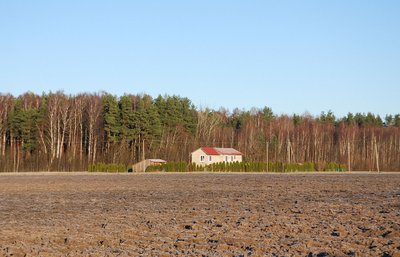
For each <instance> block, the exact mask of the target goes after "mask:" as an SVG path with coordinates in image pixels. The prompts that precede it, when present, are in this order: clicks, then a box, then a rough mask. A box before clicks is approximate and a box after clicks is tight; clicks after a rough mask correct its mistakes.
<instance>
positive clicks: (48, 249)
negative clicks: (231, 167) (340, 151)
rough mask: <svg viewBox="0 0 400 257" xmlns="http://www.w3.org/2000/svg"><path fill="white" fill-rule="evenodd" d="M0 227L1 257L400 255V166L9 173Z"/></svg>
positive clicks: (1, 183)
mask: <svg viewBox="0 0 400 257" xmlns="http://www.w3.org/2000/svg"><path fill="white" fill-rule="evenodd" d="M0 228H1V229H0V255H1V256H11V255H13V256H89V255H91V256H138V255H148V256H170V255H195V256H199V255H200V256H201V255H205V256H226V255H228V256H250V255H251V256H399V255H398V252H400V173H381V174H376V173H343V174H338V173H329V174H320V173H312V174H307V173H300V174H241V173H229V174H221V173H216V174H212V173H184V174H178V173H172V174H162V173H155V174H96V173H95V174H91V173H39V174H32V173H25V174H22V175H21V174H16V175H15V174H1V175H0ZM396 254H397V255H396Z"/></svg>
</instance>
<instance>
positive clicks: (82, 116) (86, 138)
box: [0, 91, 400, 172]
mask: <svg viewBox="0 0 400 257" xmlns="http://www.w3.org/2000/svg"><path fill="white" fill-rule="evenodd" d="M201 146H215V147H234V148H236V149H238V150H239V151H241V152H242V153H243V154H244V158H245V160H246V161H249V162H265V163H268V162H270V163H287V164H290V163H292V164H302V163H312V164H313V165H314V164H315V165H324V164H328V163H338V164H340V165H344V166H346V169H348V170H365V171H369V170H371V171H372V170H387V171H392V170H400V114H393V115H386V116H385V117H380V116H379V115H374V114H372V113H355V114H353V113H348V114H347V115H346V116H345V117H335V115H334V113H332V112H331V111H327V112H322V113H321V114H320V115H318V116H312V115H310V114H307V113H306V114H302V115H298V114H292V115H276V114H274V113H273V111H272V110H271V108H269V107H263V108H252V109H250V110H241V109H234V110H227V109H224V108H220V109H218V110H214V109H208V108H204V109H199V108H196V107H195V106H194V104H193V103H192V102H191V101H190V99H188V98H186V97H181V96H175V95H173V96H170V95H164V96H162V95H160V96H158V97H156V98H153V97H151V96H149V95H146V94H136V95H135V94H125V95H123V96H115V95H112V94H109V93H106V92H101V93H82V94H77V95H68V94H65V93H63V92H61V91H59V92H49V93H43V94H42V95H37V94H34V93H31V92H27V93H25V94H22V95H19V96H13V95H10V94H0V172H19V171H85V170H88V167H89V166H90V165H95V164H96V163H106V164H116V165H126V166H127V165H130V164H133V163H135V162H137V161H139V160H142V159H143V158H161V159H165V160H167V161H170V162H189V161H190V153H191V152H192V151H194V150H195V149H197V148H199V147H201Z"/></svg>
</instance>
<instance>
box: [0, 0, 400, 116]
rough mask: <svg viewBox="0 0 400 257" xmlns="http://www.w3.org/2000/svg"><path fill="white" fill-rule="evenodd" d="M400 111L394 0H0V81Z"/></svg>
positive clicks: (399, 15)
mask: <svg viewBox="0 0 400 257" xmlns="http://www.w3.org/2000/svg"><path fill="white" fill-rule="evenodd" d="M28 90H29V91H33V92H36V93H41V92H43V91H46V92H47V91H49V90H52V91H56V90H64V92H66V93H72V94H75V93H78V92H98V91H102V90H105V91H108V92H110V93H113V94H117V95H121V94H123V93H124V92H128V93H135V94H136V93H143V92H145V93H148V94H150V95H153V96H157V95H158V94H177V95H180V96H185V97H189V98H190V99H191V100H192V101H193V103H194V104H195V105H196V106H202V107H211V108H219V107H220V106H223V107H227V108H229V109H232V108H234V107H239V108H246V109H249V108H250V107H252V106H255V107H263V106H269V107H271V108H272V109H273V111H274V112H276V113H286V114H292V113H298V114H302V113H304V112H306V111H308V112H310V113H311V114H314V115H315V114H319V113H320V112H321V111H327V110H329V109H331V110H332V111H334V113H335V114H336V115H337V116H342V115H345V114H346V113H347V112H349V111H351V112H368V111H371V112H374V113H376V114H380V115H385V114H386V113H393V114H394V113H400V1H398V0H393V1H390V0H382V1H368V0H359V1H351V0H335V1H321V0H315V1H307V0H305V1H297V0H293V1H286V0H282V1H281V0H279V1H278V0H274V1H267V0H260V1H255V0H254V1H242V0H240V1H239V0H202V1H200V0H193V1H187V0H182V1H174V0H169V1H165V0H159V1H151V0H149V1H128V0H126V1H118V0H116V1H99V0H90V1H89V0H85V1H73V0H68V1H50V0H49V1H43V0H37V1H28V0H26V1H19V0H12V1H0V92H2V93H6V92H9V93H12V94H14V95H18V94H21V93H23V92H26V91H28Z"/></svg>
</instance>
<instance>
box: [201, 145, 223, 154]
mask: <svg viewBox="0 0 400 257" xmlns="http://www.w3.org/2000/svg"><path fill="white" fill-rule="evenodd" d="M201 150H203V152H205V153H206V154H207V155H219V153H218V152H217V150H215V148H214V147H202V148H201Z"/></svg>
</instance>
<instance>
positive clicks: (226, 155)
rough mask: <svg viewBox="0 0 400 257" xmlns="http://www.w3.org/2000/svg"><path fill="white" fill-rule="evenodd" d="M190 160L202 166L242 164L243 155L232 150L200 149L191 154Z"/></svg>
mask: <svg viewBox="0 0 400 257" xmlns="http://www.w3.org/2000/svg"><path fill="white" fill-rule="evenodd" d="M191 160H192V163H195V164H197V165H202V166H204V165H208V164H212V163H218V162H242V160H243V154H242V153H241V152H239V151H238V150H236V149H233V148H218V147H201V148H199V149H197V150H196V151H194V152H192V154H191Z"/></svg>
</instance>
